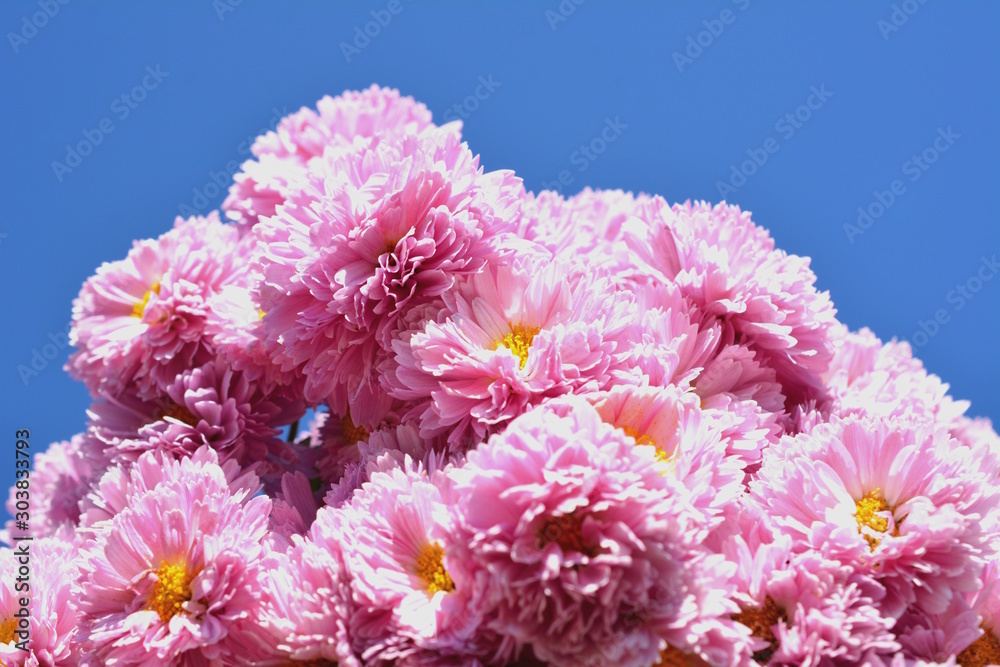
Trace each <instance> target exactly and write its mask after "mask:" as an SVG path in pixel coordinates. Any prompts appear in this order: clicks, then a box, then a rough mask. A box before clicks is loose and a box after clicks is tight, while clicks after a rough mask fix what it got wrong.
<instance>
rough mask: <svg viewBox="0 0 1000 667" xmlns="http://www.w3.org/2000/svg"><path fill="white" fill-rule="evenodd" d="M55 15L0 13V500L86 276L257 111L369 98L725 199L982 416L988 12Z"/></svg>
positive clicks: (43, 427) (705, 5)
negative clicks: (328, 97) (374, 91)
mask: <svg viewBox="0 0 1000 667" xmlns="http://www.w3.org/2000/svg"><path fill="white" fill-rule="evenodd" d="M63 2H64V0H34V1H24V2H22V1H14V0H8V1H6V2H4V3H3V4H2V5H0V28H2V31H3V33H4V35H5V37H4V40H3V42H4V43H3V44H0V82H2V90H3V95H2V96H0V114H2V121H3V122H2V131H0V151H2V155H3V157H4V160H3V167H2V168H3V178H2V180H0V183H2V188H3V195H4V196H3V201H4V202H5V204H6V206H7V214H6V215H5V216H4V219H3V222H2V223H0V257H2V262H0V267H2V268H0V271H2V272H3V285H5V286H6V287H5V294H4V304H5V311H4V312H5V326H4V327H3V330H2V334H0V335H2V336H3V340H2V345H0V349H2V350H3V355H4V357H3V361H2V363H0V376H2V378H3V379H2V383H3V388H4V399H5V400H4V402H3V404H4V409H3V410H2V411H0V420H2V422H3V433H5V434H6V437H8V438H9V442H10V447H9V449H8V452H9V453H8V455H6V456H0V480H3V481H2V484H0V486H3V487H4V488H6V487H7V486H8V485H9V484H10V483H11V482H12V481H13V477H14V475H13V468H14V454H13V449H14V440H15V438H14V431H15V430H16V429H22V428H27V429H30V431H31V433H32V437H31V445H32V447H33V448H34V449H35V450H36V451H37V450H40V449H42V448H44V447H45V446H46V445H47V444H48V443H49V442H51V441H55V440H60V439H66V438H68V437H70V436H71V435H73V434H74V433H76V432H78V431H79V430H81V429H82V427H83V424H84V420H85V410H86V408H87V405H88V403H89V399H88V397H87V394H86V392H85V391H84V389H83V388H82V386H80V385H78V384H76V383H73V382H72V381H70V379H69V378H68V376H67V375H66V374H65V373H64V371H62V365H63V363H64V362H65V360H66V358H67V356H68V353H69V350H68V348H66V346H65V342H64V341H65V331H66V326H67V324H68V322H69V319H70V315H71V304H72V300H73V298H74V297H75V296H76V294H77V293H78V291H79V288H80V285H81V283H82V282H83V281H84V280H85V279H86V278H87V277H88V276H89V275H91V274H92V273H93V272H94V271H95V269H96V268H97V266H98V265H100V263H101V262H103V261H112V260H116V259H120V258H122V257H124V256H125V254H126V253H127V251H128V249H129V247H130V246H131V243H132V241H133V239H136V238H144V237H151V236H156V235H158V234H160V233H162V232H164V231H165V230H167V229H168V228H169V227H170V226H171V224H172V221H173V218H174V217H175V216H176V215H178V214H180V213H191V212H207V211H209V210H211V208H213V207H215V206H217V205H218V204H219V203H220V202H221V201H222V198H223V196H224V190H225V187H226V186H227V185H228V182H229V180H230V173H231V172H232V171H233V170H235V168H236V166H238V164H239V163H240V162H242V161H243V160H244V159H246V157H247V155H248V146H249V143H250V142H252V139H253V137H254V136H255V135H257V134H258V133H260V132H261V131H263V130H266V129H268V128H269V127H272V126H273V124H274V123H275V122H276V119H277V117H278V116H280V115H282V114H285V113H290V112H292V111H295V110H297V109H298V108H299V107H301V106H303V105H311V104H313V103H314V102H315V101H316V100H317V99H318V98H320V97H322V96H323V95H325V94H337V93H339V92H341V91H342V90H344V89H347V88H363V87H367V86H368V85H370V84H371V83H373V82H377V83H380V84H383V85H389V86H394V87H398V88H399V89H401V90H402V91H403V92H404V93H405V94H408V95H413V96H415V97H416V98H418V99H420V100H422V101H424V102H425V103H426V104H427V105H428V107H429V108H430V109H431V110H432V111H433V113H434V115H435V119H437V120H452V119H461V120H463V122H464V124H465V130H464V134H465V137H466V138H467V140H468V142H469V145H470V146H471V147H472V149H473V150H474V151H476V152H478V153H479V154H481V156H482V163H483V164H484V165H485V166H486V168H487V169H498V168H510V169H514V170H515V171H516V172H517V173H518V174H519V175H520V176H521V177H522V178H523V179H524V181H525V184H526V186H527V187H528V188H529V189H533V190H537V189H540V188H541V187H543V186H547V187H558V188H559V189H561V190H562V191H563V192H565V193H567V194H571V193H574V192H576V191H578V190H580V189H581V188H582V187H584V186H585V185H590V186H593V187H601V188H623V189H626V190H633V191H645V192H655V193H659V194H662V195H664V196H665V197H667V198H668V199H670V200H679V201H683V200H685V199H688V198H691V199H708V200H713V201H715V200H719V199H726V200H728V201H730V202H733V203H737V204H739V205H740V206H741V207H743V208H745V209H748V210H750V211H752V213H753V217H754V219H755V220H756V222H757V223H758V224H760V225H763V226H765V227H767V228H768V229H770V231H771V233H772V235H773V236H774V238H775V239H776V240H777V243H778V245H779V247H781V248H783V249H785V250H787V251H788V252H791V253H796V254H800V255H807V256H810V257H812V260H813V261H812V267H813V269H814V270H815V271H816V273H817V274H818V276H819V286H820V288H821V289H824V290H829V291H830V293H831V295H832V297H833V300H834V302H835V304H836V306H837V309H838V311H839V316H840V317H841V319H842V320H843V321H845V322H847V323H848V324H849V325H850V326H851V327H853V328H858V327H862V326H868V327H870V328H871V329H873V330H874V331H875V333H876V334H878V335H879V336H880V337H882V338H883V339H886V340H888V339H890V338H893V337H898V338H901V339H906V340H910V341H911V342H913V343H914V344H915V346H916V354H917V355H918V356H919V357H920V358H921V359H923V360H924V362H925V363H926V365H927V366H928V368H929V369H930V370H931V371H933V372H935V373H937V374H939V375H941V376H942V377H943V378H944V380H945V381H946V382H949V383H950V384H951V387H952V391H953V394H954V395H955V396H956V397H958V398H964V399H969V400H971V401H972V408H971V410H970V411H969V412H970V414H973V415H985V416H988V417H991V418H992V419H994V421H996V420H998V419H1000V383H998V382H997V378H998V377H1000V351H998V349H997V347H996V344H995V343H996V340H997V337H996V330H997V328H998V324H1000V315H998V313H1000V309H998V305H1000V280H993V278H994V277H995V275H994V274H995V273H996V272H997V271H1000V265H997V263H996V260H997V256H998V255H1000V227H998V224H997V223H998V220H997V215H996V213H995V212H994V209H993V207H992V205H991V204H990V201H991V200H992V196H994V195H995V194H996V193H997V187H996V185H997V182H998V176H1000V168H998V166H997V156H998V155H1000V134H998V129H997V128H998V125H997V122H996V119H997V118H1000V95H998V87H997V82H998V80H1000V76H998V75H1000V42H998V41H997V40H996V38H995V30H996V26H997V25H998V19H1000V5H998V4H997V3H989V2H978V3H977V2H962V3H959V2H951V3H945V2H936V1H932V2H925V3H923V4H921V2H919V0H907V1H906V2H898V1H897V2H888V1H871V0H869V1H866V2H837V3H834V2H801V3H791V2H763V1H760V0H737V1H732V2H731V1H728V0H717V1H713V2H671V3H660V2H632V3H622V2H600V1H598V0H586V1H582V0H562V2H559V1H558V0H532V1H531V2H527V1H524V2H505V3H489V4H487V3H469V2H430V1H429V0H424V1H421V0H415V1H414V0H391V1H390V0H384V1H377V2H369V3H361V2H356V3H332V2H293V1H288V0H285V1H282V2H259V1H255V0H242V2H238V0H215V1H214V2H213V0H199V1H197V2H192V1H183V2H180V1H177V2H170V3H166V2H161V3H156V4H153V3H131V4H126V3H104V4H97V3H93V2H87V1H86V0H65V4H64V3H63ZM578 2H579V4H577V3H578Z"/></svg>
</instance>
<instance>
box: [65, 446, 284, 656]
mask: <svg viewBox="0 0 1000 667" xmlns="http://www.w3.org/2000/svg"><path fill="white" fill-rule="evenodd" d="M203 451H205V452H206V454H205V455H204V456H200V457H199V458H196V459H184V460H182V461H179V462H177V461H173V460H172V459H170V458H169V457H164V458H161V459H156V458H155V457H154V455H153V454H147V455H145V456H144V457H143V459H140V461H139V464H137V465H142V466H143V467H144V468H147V469H149V470H148V473H147V474H148V475H149V476H150V477H151V478H152V479H147V480H145V481H144V482H141V483H138V484H137V483H133V484H132V485H131V486H132V488H131V489H130V491H131V493H129V494H127V495H126V496H125V498H124V499H125V501H126V502H127V503H128V504H127V506H126V507H125V508H124V509H122V510H121V511H120V512H118V513H117V514H116V515H114V517H113V518H111V519H109V520H106V521H103V522H101V523H98V524H95V525H94V528H95V537H94V539H93V540H92V541H91V542H90V543H88V545H87V546H86V547H85V548H84V550H83V551H82V553H81V559H82V560H81V567H80V578H79V582H78V588H77V590H76V596H77V597H78V599H79V600H80V612H81V624H80V633H81V636H82V640H83V642H84V644H85V646H86V647H87V649H88V651H91V652H93V654H94V656H95V657H97V658H99V659H101V660H102V661H104V662H105V663H111V662H116V663H118V664H124V665H146V664H149V663H150V661H154V660H155V661H176V660H181V659H188V660H196V659H203V660H206V659H213V658H214V659H218V658H223V659H229V660H232V658H233V657H234V656H241V657H243V658H245V657H247V656H249V655H252V654H253V651H254V647H255V640H254V637H255V635H254V633H253V630H252V627H253V621H254V620H255V619H256V617H257V613H258V605H259V601H260V591H259V584H258V577H259V573H260V567H261V557H262V553H263V551H262V546H261V545H262V540H263V538H264V534H265V530H266V528H267V516H268V512H269V510H270V505H271V501H270V499H268V498H266V497H263V496H258V497H254V498H249V499H248V498H247V497H246V496H245V494H243V493H239V494H234V493H233V490H232V489H231V488H230V484H229V481H228V480H227V478H226V474H225V472H224V471H223V469H222V468H220V467H219V466H218V464H217V463H215V462H214V455H212V453H211V452H210V450H207V449H206V450H203ZM154 467H159V468H160V470H162V473H159V474H157V473H156V472H154V470H153V468H154ZM140 474H141V473H140ZM157 476H159V477H160V481H159V482H158V483H156V484H155V485H151V484H150V482H153V481H155V478H156V477H157ZM139 481H140V480H135V482H139ZM143 486H145V487H146V488H145V489H143V488H142V487H143Z"/></svg>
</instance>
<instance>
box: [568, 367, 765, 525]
mask: <svg viewBox="0 0 1000 667" xmlns="http://www.w3.org/2000/svg"><path fill="white" fill-rule="evenodd" d="M588 398H589V399H590V401H591V402H593V403H595V407H596V408H597V412H598V414H600V416H601V419H602V420H604V422H605V423H607V424H610V425H612V426H616V427H617V428H619V429H621V430H622V431H623V432H624V433H625V434H626V435H627V436H629V437H630V438H632V439H633V440H634V441H635V443H636V446H639V447H647V446H648V447H653V448H654V449H655V458H656V461H657V466H658V467H659V468H660V474H662V475H669V476H671V477H672V478H674V479H676V480H677V481H678V482H680V483H681V484H683V485H684V486H685V487H686V488H687V489H688V492H689V493H690V499H691V501H692V502H693V504H694V505H695V507H696V508H698V509H699V510H700V511H701V512H702V514H703V522H702V523H703V525H704V526H707V527H709V528H711V529H715V528H718V527H719V525H720V524H721V523H722V522H723V521H724V520H726V519H729V520H730V523H732V522H734V521H735V519H736V514H737V513H738V508H739V505H738V502H737V501H738V500H739V498H740V497H741V496H742V495H743V492H744V487H743V480H744V472H743V468H744V465H745V464H744V461H743V460H742V459H741V458H740V457H739V456H735V455H729V454H728V448H729V441H728V438H727V437H726V435H725V434H724V428H725V427H726V426H728V420H725V419H724V418H723V419H722V420H721V421H720V420H719V419H718V418H717V417H721V416H722V415H724V414H725V413H722V414H720V415H716V414H714V411H710V412H705V411H703V410H702V409H701V408H700V407H699V402H698V397H697V396H695V395H692V394H685V393H682V392H681V391H680V390H679V389H676V388H673V387H671V388H663V387H628V386H623V387H613V388H612V389H611V390H610V391H608V392H603V393H599V394H592V395H590V396H589V397H588ZM758 448H759V445H758Z"/></svg>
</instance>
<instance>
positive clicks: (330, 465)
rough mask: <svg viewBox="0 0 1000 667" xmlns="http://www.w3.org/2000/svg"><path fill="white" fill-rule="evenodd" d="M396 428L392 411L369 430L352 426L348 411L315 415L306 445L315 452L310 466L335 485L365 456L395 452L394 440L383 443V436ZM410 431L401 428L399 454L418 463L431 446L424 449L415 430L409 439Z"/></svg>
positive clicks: (428, 445)
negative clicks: (382, 452) (370, 441)
mask: <svg viewBox="0 0 1000 667" xmlns="http://www.w3.org/2000/svg"><path fill="white" fill-rule="evenodd" d="M399 425H400V420H399V416H398V414H396V412H395V411H390V412H388V413H387V414H386V415H385V416H384V417H383V419H382V420H381V421H380V423H379V424H377V427H376V428H374V429H372V430H371V431H369V430H368V429H366V428H364V427H363V426H358V425H357V424H355V423H354V420H353V419H352V418H351V413H350V411H349V410H348V411H346V412H344V413H338V412H336V411H334V410H329V411H324V412H318V413H316V417H315V419H314V421H313V424H312V428H311V429H310V434H309V441H310V442H309V444H310V447H311V448H314V449H315V450H317V451H316V453H315V454H312V456H311V458H313V459H314V460H315V464H314V465H315V468H316V470H317V471H318V472H319V475H320V479H322V480H323V481H324V482H327V483H331V484H336V483H337V482H339V481H340V479H341V477H343V476H344V472H345V471H346V469H347V468H348V467H349V466H353V465H356V464H358V463H359V462H360V461H361V460H362V459H363V458H365V457H366V456H369V457H370V456H371V455H372V454H374V453H376V452H379V451H380V450H382V449H399V447H397V446H396V444H397V443H396V441H395V440H394V441H392V442H386V441H385V439H386V436H387V434H392V435H393V436H394V435H395V431H396V427H397V426H399ZM410 430H411V429H408V428H407V429H403V431H405V433H406V435H403V436H402V437H403V440H404V443H403V445H402V448H401V451H404V452H405V453H406V454H409V455H410V456H412V457H413V458H415V459H417V460H420V459H421V458H422V457H423V454H424V451H425V450H429V449H430V447H431V443H427V444H426V446H425V444H424V442H423V441H422V440H421V439H420V438H419V437H418V436H416V435H415V429H414V434H413V435H412V436H411V435H409V432H410ZM369 438H373V439H374V441H375V442H373V444H372V445H371V446H369V444H368V442H367V441H368V440H369Z"/></svg>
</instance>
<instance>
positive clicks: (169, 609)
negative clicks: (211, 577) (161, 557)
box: [147, 562, 193, 623]
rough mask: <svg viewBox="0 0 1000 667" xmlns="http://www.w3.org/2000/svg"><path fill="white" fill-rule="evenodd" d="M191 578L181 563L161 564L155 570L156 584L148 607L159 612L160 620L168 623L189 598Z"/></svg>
mask: <svg viewBox="0 0 1000 667" xmlns="http://www.w3.org/2000/svg"><path fill="white" fill-rule="evenodd" d="M192 578H193V577H192V576H191V575H190V574H188V571H187V568H186V567H185V566H184V565H183V564H180V563H178V564H170V563H166V562H164V563H163V564H161V565H160V569H158V570H157V571H156V584H155V585H154V586H153V594H152V595H151V596H150V598H149V602H148V603H147V605H148V608H149V609H151V610H153V611H155V612H156V613H157V614H159V615H160V620H161V621H163V622H164V623H169V622H170V619H172V618H173V617H174V616H175V615H176V614H178V613H179V612H180V611H181V608H182V607H183V605H184V603H185V602H187V601H188V600H190V599H191V580H192Z"/></svg>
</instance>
